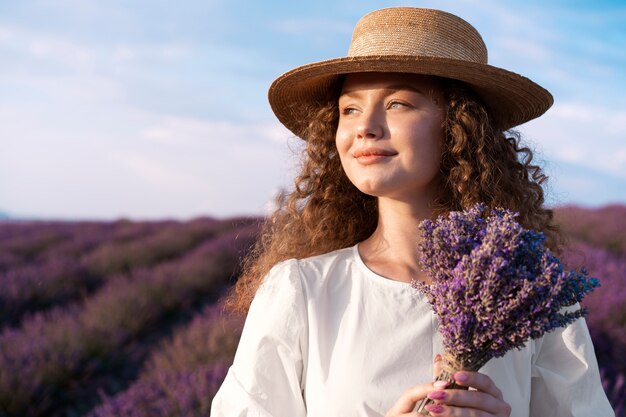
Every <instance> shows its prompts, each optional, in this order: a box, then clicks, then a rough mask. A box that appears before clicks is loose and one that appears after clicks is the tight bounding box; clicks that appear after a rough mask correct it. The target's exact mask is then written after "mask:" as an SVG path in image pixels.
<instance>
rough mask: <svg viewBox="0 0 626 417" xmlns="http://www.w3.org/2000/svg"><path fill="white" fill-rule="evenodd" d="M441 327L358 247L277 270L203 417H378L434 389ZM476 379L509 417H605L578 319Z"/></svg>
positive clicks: (419, 298) (410, 291)
mask: <svg viewBox="0 0 626 417" xmlns="http://www.w3.org/2000/svg"><path fill="white" fill-rule="evenodd" d="M436 329H437V319H436V317H435V315H434V314H433V311H432V309H431V306H430V305H429V304H428V302H427V300H426V299H425V297H424V296H423V295H422V294H420V293H419V292H418V291H417V290H415V289H414V288H413V287H411V285H410V284H407V283H404V282H398V281H393V280H390V279H387V278H384V277H382V276H380V275H377V274H376V273H374V272H373V271H371V270H370V269H369V268H368V267H367V266H366V265H365V264H364V263H363V260H362V259H361V257H360V255H359V252H358V247H357V246H354V247H351V248H346V249H341V250H338V251H334V252H331V253H327V254H324V255H320V256H316V257H312V258H307V259H303V260H295V259H292V260H288V261H285V262H281V263H279V264H278V265H276V266H275V267H274V268H273V269H272V270H271V271H270V272H269V274H268V276H267V277H266V278H265V280H264V282H263V284H262V285H261V287H260V288H259V290H258V292H257V294H256V296H255V298H254V301H253V302H252V305H251V307H250V311H249V314H248V317H247V319H246V323H245V326H244V329H243V333H242V335H241V340H240V342H239V347H238V348H237V353H236V355H235V360H234V363H233V365H232V366H231V367H230V369H229V371H228V375H227V376H226V379H225V380H224V383H223V384H222V386H221V388H220V390H219V391H218V393H217V395H216V396H215V398H214V399H213V403H212V408H211V416H213V417H222V416H224V417H240V416H241V417H243V416H263V417H266V416H273V417H279V416H289V417H301V416H310V417H311V416H314V417H332V416H338V417H339V416H340V417H350V416H377V417H379V416H383V415H384V414H385V413H386V412H387V410H389V408H391V406H392V405H393V404H394V403H395V402H396V401H397V400H398V398H399V397H400V395H401V394H402V393H403V392H404V391H405V390H406V389H407V388H410V387H412V386H415V385H417V384H422V383H426V382H429V381H432V379H433V358H434V356H435V355H436V354H437V353H443V349H442V344H441V337H440V334H439V333H438V332H437V331H436ZM481 372H483V373H485V374H487V375H489V376H490V377H491V378H492V379H493V380H494V382H495V383H496V385H497V386H498V387H499V388H500V389H501V390H502V392H503V395H504V400H505V401H506V402H508V403H509V404H510V405H511V407H512V409H513V411H512V413H511V416H513V417H528V416H533V417H551V416H554V417H567V416H577V417H589V416H593V417H609V416H614V413H613V411H612V409H611V406H610V405H609V402H608V400H607V398H606V395H605V393H604V391H603V389H602V386H601V384H600V376H599V372H598V364H597V361H596V358H595V353H594V351H593V346H592V343H591V339H590V337H589V332H588V330H587V326H586V324H585V321H584V319H579V320H577V321H576V322H574V323H573V324H571V325H569V326H568V327H566V328H565V329H559V330H556V331H553V332H550V333H548V334H547V335H545V336H544V337H543V338H541V339H537V340H534V341H531V342H529V343H528V344H527V345H526V347H524V348H523V349H521V350H514V351H511V352H509V353H508V354H507V355H506V356H504V357H503V358H499V359H493V360H491V361H490V362H489V363H487V365H485V366H484V367H483V368H482V369H481Z"/></svg>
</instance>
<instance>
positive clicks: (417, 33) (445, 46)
mask: <svg viewBox="0 0 626 417" xmlns="http://www.w3.org/2000/svg"><path fill="white" fill-rule="evenodd" d="M376 55H405V56H415V57H436V58H447V59H454V60H462V61H471V62H475V63H478V64H486V63H487V47H486V46H485V43H484V41H483V39H482V37H481V36H480V34H479V33H478V31H477V30H476V29H475V28H474V27H473V26H472V25H470V24H469V23H467V22H466V21H465V20H463V19H461V18H460V17H457V16H455V15H453V14H450V13H446V12H443V11H441V10H433V9H417V8H412V7H393V8H387V9H381V10H377V11H374V12H372V13H369V14H367V15H365V16H363V17H362V18H361V20H359V22H358V23H357V25H356V27H355V28H354V32H353V34H352V41H351V42H350V49H349V50H348V56H350V57H357V56H376Z"/></svg>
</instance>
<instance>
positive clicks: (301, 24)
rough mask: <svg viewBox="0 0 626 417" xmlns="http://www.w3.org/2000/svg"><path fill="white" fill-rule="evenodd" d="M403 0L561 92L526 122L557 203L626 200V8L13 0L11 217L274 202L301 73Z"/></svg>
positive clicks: (4, 59)
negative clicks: (284, 113)
mask: <svg viewBox="0 0 626 417" xmlns="http://www.w3.org/2000/svg"><path fill="white" fill-rule="evenodd" d="M389 6H417V7H430V8H439V9H443V10H446V11H449V12H452V13H454V14H457V15H459V16H461V17H462V18H464V19H465V20H467V21H468V22H470V23H471V24H472V25H473V26H475V27H476V28H477V29H478V31H479V32H480V33H481V35H482V36H483V39H484V40H485V43H486V44H487V48H488V51H489V63H490V64H491V65H495V66H498V67H502V68H506V69H508V70H511V71H514V72H517V73H520V74H523V75H525V76H527V77H529V78H530V79H532V80H533V81H535V82H537V83H539V84H540V85H542V86H543V87H545V88H547V89H548V90H549V91H550V92H551V93H552V94H553V96H554V98H555V104H554V105H553V107H552V108H551V109H550V110H548V112H547V113H546V114H545V115H544V116H542V117H541V118H539V119H536V120H534V121H531V122H528V123H526V124H524V125H522V126H520V127H519V130H520V132H521V133H522V134H523V135H524V137H525V139H526V141H527V143H529V144H530V145H531V146H532V147H533V148H534V149H535V154H536V158H537V161H538V162H540V164H541V165H543V166H544V168H545V170H546V172H547V174H548V175H549V176H550V180H549V183H548V185H547V196H548V202H549V204H550V205H552V206H558V205H567V204H577V205H583V206H590V207H596V206H602V205H606V204H611V203H621V204H626V70H625V68H626V2H625V1H623V0H621V1H608V0H607V1H603V0H595V1H592V0H589V1H580V0H553V1H545V0H543V1H539V0H523V1H522V0H512V1H507V2H503V1H498V0H457V1H445V0H439V1H430V2H425V1H404V2H394V1H385V2H383V1H345V0H338V1H328V0H318V1H293V0H289V1H252V0H248V1H246V0H223V1H222V0H202V1H200V0H187V1H184V0H181V1H177V2H173V1H170V0H168V1H165V0H124V1H121V0H23V1H9V0H0V212H3V213H6V214H8V215H9V216H11V217H17V218H29V219H62V220H84V219H93V220H112V219H118V218H128V219H137V220H140V219H146V220H149V219H165V218H170V219H180V220H184V219H190V218H194V217H199V216H213V217H221V218H224V217H230V216H237V215H258V214H264V213H266V212H267V210H268V209H269V208H271V206H272V204H271V202H272V200H273V197H274V196H275V195H276V193H278V192H279V191H280V190H281V189H285V188H286V189H289V188H290V187H292V182H293V176H294V173H295V172H296V169H297V159H296V155H297V152H298V150H299V149H300V146H301V143H300V142H301V141H300V140H298V139H297V138H294V137H293V136H292V135H290V133H289V132H288V131H287V130H286V129H285V128H284V127H282V125H280V124H279V123H278V122H277V120H276V119H275V117H274V116H273V114H272V112H271V109H270V107H269V104H268V103H267V89H268V87H269V85H270V84H271V82H272V81H273V80H274V79H275V78H276V77H278V76H279V75H280V74H282V73H284V72H285V71H287V70H289V69H292V68H295V67H297V66H299V65H303V64H307V63H310V62H314V61H319V60H323V59H330V58H336V57H341V56H345V54H346V52H347V49H348V45H349V42H350V36H351V33H352V29H353V28H354V25H355V24H356V22H357V21H358V20H359V18H360V17H361V16H363V15H364V14H366V13H368V12H370V11H372V10H375V9H379V8H383V7H389Z"/></svg>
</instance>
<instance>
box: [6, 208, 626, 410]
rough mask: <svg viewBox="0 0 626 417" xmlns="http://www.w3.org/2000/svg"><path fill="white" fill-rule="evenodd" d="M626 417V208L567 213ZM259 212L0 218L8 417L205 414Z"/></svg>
mask: <svg viewBox="0 0 626 417" xmlns="http://www.w3.org/2000/svg"><path fill="white" fill-rule="evenodd" d="M556 218H557V219H558V221H559V224H560V225H561V228H562V230H564V231H565V232H566V233H567V236H568V238H569V242H570V247H569V248H568V249H567V250H566V251H565V252H564V253H563V255H562V257H563V260H564V261H565V262H566V263H567V264H568V265H569V266H570V267H579V266H585V267H586V268H587V269H588V270H589V275H590V276H595V277H598V278H599V279H600V281H601V285H602V286H601V287H600V288H599V289H597V290H596V291H595V292H594V293H592V294H591V295H590V296H588V297H587V298H586V299H585V300H584V302H583V305H584V306H585V307H586V308H587V309H588V311H589V315H588V316H587V318H586V320H587V323H588V325H589V329H590V332H591V335H592V337H593V339H594V345H595V349H596V353H597V356H598V360H599V363H600V366H601V373H602V380H603V384H604V387H605V390H606V392H607V395H608V396H609V398H610V400H611V402H612V404H613V406H614V407H615V409H616V415H617V416H626V395H625V394H624V391H625V390H626V359H625V358H624V355H623V352H624V351H626V307H625V306H624V304H625V303H626V229H625V227H626V226H625V225H626V207H624V206H613V207H607V208H604V209H598V210H591V209H582V208H578V207H567V208H563V209H559V210H558V211H557V212H556ZM258 220H259V219H230V220H222V221H218V220H213V219H198V220H194V221H190V222H171V221H168V222H136V223H135V222H128V221H119V222H111V223H97V222H92V223H54V222H50V223H0V417H5V416H11V417H12V416H20V417H21V416H24V417H43V416H46V417H64V416H77V417H78V416H88V417H112V416H120V417H143V416H155V417H164V416H171V417H179V416H180V417H183V416H184V417H195V416H198V417H200V416H203V417H204V416H208V415H209V409H210V403H211V400H212V397H213V395H214V393H215V391H216V390H217V388H218V387H219V385H220V384H221V382H222V380H223V378H224V376H225V374H226V371H227V368H228V366H229V365H230V363H231V362H232V358H233V355H234V351H235V348H236V346H237V342H238V339H239V335H240V332H241V327H242V323H243V321H242V318H240V317H234V316H230V315H227V314H224V312H223V307H222V305H221V304H220V302H219V301H218V300H219V298H220V297H221V296H222V295H223V294H224V293H225V291H226V290H227V289H228V288H229V287H230V286H231V285H232V284H233V283H234V280H235V279H236V276H237V274H238V268H239V261H240V259H241V256H242V255H243V254H244V253H245V251H246V250H247V249H249V248H250V246H251V245H252V243H253V241H254V238H255V236H256V233H257V231H258Z"/></svg>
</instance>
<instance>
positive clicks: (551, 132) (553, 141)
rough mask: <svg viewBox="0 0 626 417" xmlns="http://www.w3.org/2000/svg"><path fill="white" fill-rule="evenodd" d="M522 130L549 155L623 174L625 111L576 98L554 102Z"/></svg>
mask: <svg viewBox="0 0 626 417" xmlns="http://www.w3.org/2000/svg"><path fill="white" fill-rule="evenodd" d="M522 130H523V131H524V132H525V133H526V135H527V136H529V137H531V138H533V139H534V140H535V141H536V142H537V143H538V144H539V146H540V147H541V148H542V149H543V150H544V151H545V153H546V155H547V156H548V157H549V158H554V159H556V160H561V161H567V162H570V163H575V164H579V165H581V166H586V167H589V168H593V169H595V170H597V171H599V172H606V173H609V174H611V175H615V176H617V177H620V178H626V163H625V162H626V111H624V110H616V109H613V108H609V107H600V106H592V105H588V104H582V103H578V102H569V103H562V104H555V106H554V107H553V108H552V109H550V110H549V111H548V113H547V114H546V115H544V116H542V117H541V118H539V119H537V120H535V121H532V122H530V123H528V124H527V125H525V126H524V127H523V128H522Z"/></svg>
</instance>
